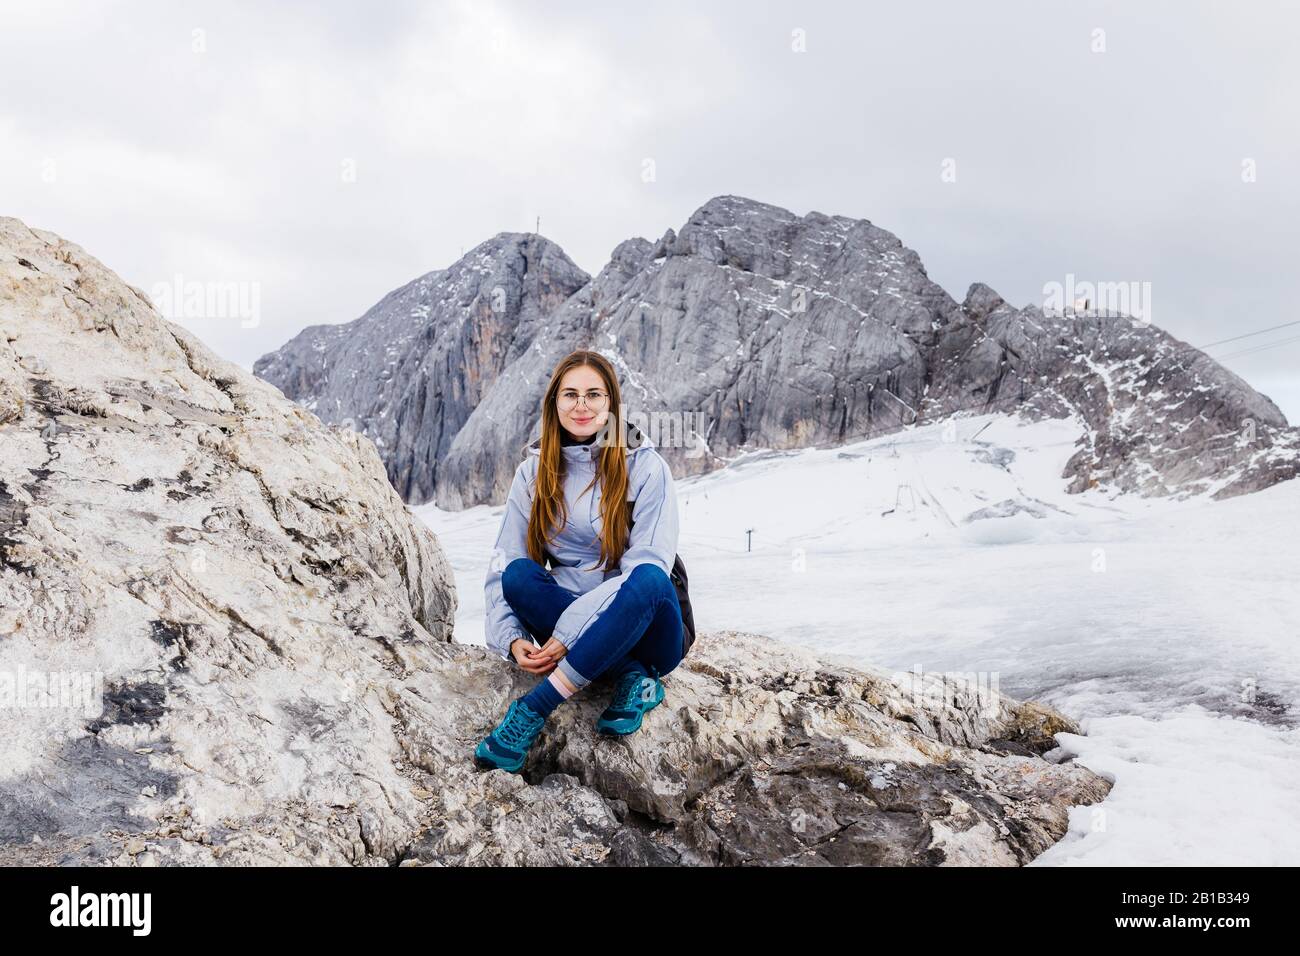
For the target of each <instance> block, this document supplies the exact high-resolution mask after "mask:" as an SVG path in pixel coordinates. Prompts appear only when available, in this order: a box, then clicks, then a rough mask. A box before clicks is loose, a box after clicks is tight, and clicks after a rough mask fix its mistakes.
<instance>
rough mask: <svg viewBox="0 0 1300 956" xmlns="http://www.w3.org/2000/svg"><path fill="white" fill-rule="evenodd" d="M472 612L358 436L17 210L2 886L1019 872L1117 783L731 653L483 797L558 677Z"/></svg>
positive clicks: (3, 453)
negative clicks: (110, 878)
mask: <svg viewBox="0 0 1300 956" xmlns="http://www.w3.org/2000/svg"><path fill="white" fill-rule="evenodd" d="M454 612H455V593H454V584H453V579H452V576H451V573H450V569H449V568H448V565H447V562H446V560H445V558H444V556H443V554H442V551H441V549H440V548H439V546H438V543H437V541H436V539H435V538H434V536H433V535H432V533H431V532H429V531H428V530H427V529H425V528H424V527H423V526H422V525H421V524H420V523H419V522H417V521H416V520H414V519H413V518H412V517H411V515H410V513H409V512H408V511H407V509H406V508H405V507H404V506H403V504H402V502H401V501H400V499H399V498H398V496H397V495H396V493H395V492H394V491H393V489H392V488H391V486H390V485H389V483H388V481H387V479H386V476H385V473H384V469H383V466H382V464H381V462H380V460H379V457H378V456H377V455H376V453H375V451H374V448H373V446H372V445H371V444H370V443H369V442H368V441H365V440H364V439H362V438H360V437H359V436H357V435H356V434H354V433H352V432H350V431H348V430H346V429H337V428H328V427H325V426H322V424H321V423H320V422H319V420H318V419H317V418H316V417H315V416H313V415H312V414H310V413H309V412H307V411H305V410H303V409H302V408H301V407H298V406H295V405H294V404H292V403H290V402H289V401H287V400H286V399H284V398H283V396H281V395H280V393H279V392H278V391H276V390H275V389H273V388H271V387H270V386H268V385H265V384H264V383H261V382H259V381H257V380H256V379H254V378H253V377H252V376H249V375H247V374H245V373H244V372H243V371H241V370H240V369H238V368H236V367H234V366H231V365H229V364H227V363H224V362H222V361H220V360H219V359H217V358H215V357H214V356H213V355H212V354H211V353H210V352H208V350H207V349H206V348H204V347H203V346H202V345H201V344H200V343H199V342H197V341H196V340H195V339H194V338H192V337H191V336H189V335H188V334H187V333H185V332H184V331H183V330H182V329H180V328H179V327H177V326H175V325H171V324H170V323H167V322H165V321H164V320H162V319H161V318H160V317H159V316H158V315H157V314H156V313H155V312H154V311H153V310H152V308H151V307H150V306H149V304H148V303H147V302H146V300H145V299H144V297H143V296H142V295H140V294H139V293H138V292H136V291H135V290H133V289H131V288H130V287H128V286H126V285H125V284H123V283H122V282H121V281H120V280H119V279H117V277H115V276H114V275H112V274H111V273H110V272H108V271H107V270H106V269H104V267H103V266H102V265H101V264H100V263H98V262H97V261H96V260H94V259H93V258H91V257H90V256H88V255H87V254H86V253H84V252H83V251H82V250H80V249H79V248H78V247H76V246H74V245H72V244H70V243H67V242H64V241H62V240H60V239H59V238H58V237H56V236H53V235H51V234H49V233H44V232H34V231H32V230H29V229H28V228H27V227H25V226H24V225H23V224H22V223H20V222H18V221H16V220H13V219H0V692H7V693H8V694H9V697H8V698H7V699H6V701H5V703H6V706H3V707H0V734H3V737H4V740H5V742H6V746H5V749H4V751H3V757H2V758H0V863H6V864H14V863H19V864H68V863H96V864H106V865H115V866H148V865H158V864H177V863H182V864H253V863H267V864H285V863H311V864H358V865H394V864H401V865H418V864H429V865H448V864H465V865H481V864H523V863H532V864H537V863H563V864H630V863H636V864H685V865H695V864H700V865H708V864H827V863H834V864H844V863H868V864H870V863H902V864H917V865H938V864H949V865H952V864H990V865H1015V864H1021V863H1025V862H1027V861H1029V860H1031V859H1033V858H1034V857H1035V856H1036V855H1037V854H1039V853H1041V852H1042V851H1043V850H1044V849H1045V848H1046V847H1047V846H1049V845H1051V844H1052V843H1053V842H1054V841H1056V840H1058V839H1059V838H1060V837H1061V836H1062V834H1063V833H1064V832H1065V830H1066V828H1067V824H1068V819H1067V817H1068V813H1069V810H1070V808H1071V807H1073V806H1077V805H1080V804H1089V803H1094V802H1096V801H1098V800H1100V799H1102V798H1103V797H1104V796H1105V794H1106V793H1107V792H1108V790H1109V784H1108V783H1107V782H1106V781H1105V780H1104V779H1102V778H1100V777H1098V776H1097V775H1096V774H1094V773H1092V772H1091V771H1089V770H1087V769H1086V768H1084V767H1082V766H1080V765H1077V764H1074V763H1055V762H1052V761H1050V760H1047V759H1043V757H1042V756H1039V755H1040V754H1043V753H1045V752H1048V751H1049V750H1050V748H1051V747H1052V746H1053V743H1054V741H1053V735H1054V734H1056V733H1059V732H1065V733H1077V732H1078V728H1077V727H1075V726H1074V725H1072V724H1071V723H1070V722H1069V721H1068V720H1067V719H1066V718H1064V717H1062V716H1061V715H1059V714H1056V713H1054V712H1052V711H1051V710H1049V709H1047V708H1044V707H1041V706H1039V705H1036V704H1034V703H1032V702H1031V703H1018V702H1015V701H1012V700H1010V699H1008V698H1005V697H1003V696H1001V695H998V694H996V693H993V694H990V695H986V696H983V697H981V696H980V695H979V694H977V693H975V692H974V691H973V690H970V689H967V690H966V691H964V692H962V693H959V694H957V695H956V696H955V697H951V696H949V695H946V694H944V693H935V691H936V690H941V689H942V688H940V687H938V686H936V685H935V684H934V682H935V681H936V680H937V679H938V678H937V677H936V676H935V675H928V676H927V678H926V681H927V683H926V685H925V686H924V687H923V688H921V690H923V691H924V692H922V693H916V692H913V689H912V688H909V687H907V686H906V685H905V684H904V683H900V682H897V681H895V680H894V679H893V678H892V677H891V675H889V674H886V673H883V672H875V671H872V670H869V669H862V668H853V667H846V666H841V665H838V664H832V663H827V662H825V661H821V660H818V659H816V658H814V657H812V656H810V655H808V654H807V653H805V652H802V651H796V650H794V649H792V648H788V647H784V646H781V645H778V644H776V643H774V642H771V641H768V640H766V639H764V638H761V637H757V636H752V635H744V634H737V633H730V632H725V633H714V634H702V635H701V636H700V639H699V640H698V641H697V643H696V645H695V647H694V648H693V650H692V654H691V657H690V658H689V659H688V661H687V662H686V663H685V664H684V665H683V666H682V667H680V668H678V670H677V671H675V672H674V673H673V674H672V675H670V676H669V678H668V680H667V682H666V684H667V690H668V697H667V700H666V701H665V703H664V705H662V706H661V707H659V708H657V709H656V710H655V711H654V712H653V713H651V714H650V715H649V716H648V718H647V721H646V724H645V726H644V727H643V728H642V730H641V731H640V732H639V733H638V734H637V735H635V736H634V737H632V738H629V739H627V740H604V739H598V738H597V737H596V735H595V734H594V731H593V729H592V723H593V721H594V719H595V716H596V714H597V712H598V711H599V710H600V709H601V707H602V706H603V701H602V700H601V697H602V696H603V695H604V694H605V693H607V692H608V689H609V688H608V685H607V682H598V683H597V684H596V685H594V686H593V688H592V691H591V692H589V693H585V694H584V695H583V696H582V697H580V698H577V699H575V700H574V701H572V702H570V703H569V704H568V705H566V706H565V707H564V708H562V709H561V711H559V712H558V713H557V715H556V717H555V718H554V719H553V720H552V721H551V723H550V725H549V726H548V729H547V731H546V733H545V735H544V737H543V738H542V740H541V741H540V742H539V745H538V746H537V747H536V748H535V750H534V752H533V754H532V759H531V761H530V763H529V765H528V767H527V768H526V773H525V774H524V775H523V776H514V775H510V774H505V773H502V772H491V773H484V772H481V771H479V770H477V769H476V768H475V767H474V765H473V763H472V760H471V757H470V754H471V751H472V747H473V745H474V743H475V742H476V741H477V740H478V739H479V738H480V737H481V736H482V735H483V734H484V733H486V732H487V730H488V729H490V728H491V726H492V725H493V724H494V723H495V722H496V721H497V720H498V719H499V717H500V715H501V714H502V713H503V711H504V709H505V706H506V704H507V702H508V701H509V700H510V699H511V698H512V697H513V696H516V695H518V694H519V693H520V692H522V691H523V690H524V689H526V688H527V687H528V686H529V684H530V683H531V681H532V680H534V678H529V677H527V675H524V674H522V672H520V671H518V670H517V669H515V668H512V667H511V666H509V665H508V664H506V663H504V662H502V661H501V660H500V659H498V658H496V657H495V656H493V655H490V654H489V653H488V652H487V651H485V650H484V649H482V648H477V647H466V646H461V645H456V644H452V643H449V642H448V639H449V634H450V622H451V620H452V617H453V615H454ZM91 674H93V675H97V678H96V679H97V681H99V682H100V683H99V685H98V692H97V693H95V694H94V695H82V694H79V693H77V694H74V693H72V690H73V685H72V683H71V681H70V680H67V679H69V678H77V677H79V676H82V675H91ZM20 675H22V676H21V679H22V680H23V681H24V682H26V686H27V687H28V688H29V689H30V688H33V687H36V688H38V689H39V690H40V691H41V692H40V693H37V694H29V693H24V694H23V695H22V696H21V699H18V700H15V699H14V697H13V693H14V688H15V684H14V681H15V679H16V678H18V677H19V676H20ZM50 675H55V676H56V677H60V678H62V679H63V680H61V681H59V682H55V683H51V682H49V681H48V680H46V678H48V677H49V676H50ZM42 681H44V683H41V682H42ZM6 682H7V683H6ZM47 692H48V693H49V696H47ZM92 697H93V702H94V704H95V705H96V706H95V707H94V708H93V710H92V709H89V708H87V707H86V706H85V705H86V703H87V701H88V700H90V699H91V698H92Z"/></svg>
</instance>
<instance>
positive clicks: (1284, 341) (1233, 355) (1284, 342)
mask: <svg viewBox="0 0 1300 956" xmlns="http://www.w3.org/2000/svg"><path fill="white" fill-rule="evenodd" d="M1291 342H1300V335H1293V336H1292V337H1291V338H1289V339H1278V340H1277V341H1276V342H1266V343H1265V344H1263V345H1256V346H1254V347H1253V348H1248V349H1241V350H1239V351H1237V352H1229V353H1228V354H1227V355H1220V356H1218V357H1216V358H1215V361H1216V362H1222V361H1223V360H1224V359H1230V358H1236V357H1237V356H1239V355H1250V354H1251V353H1252V352H1267V351H1268V350H1269V349H1272V348H1277V346H1279V345H1287V344H1289V343H1291Z"/></svg>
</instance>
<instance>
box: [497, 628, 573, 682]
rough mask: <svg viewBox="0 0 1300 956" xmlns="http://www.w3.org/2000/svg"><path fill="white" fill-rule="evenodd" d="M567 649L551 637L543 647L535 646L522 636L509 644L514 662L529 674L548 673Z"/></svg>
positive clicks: (553, 668)
mask: <svg viewBox="0 0 1300 956" xmlns="http://www.w3.org/2000/svg"><path fill="white" fill-rule="evenodd" d="M568 650H569V649H568V648H567V647H565V646H564V645H563V644H561V643H560V642H559V641H557V640H556V639H555V638H553V637H552V638H551V639H550V640H548V641H547V642H546V644H545V645H544V646H543V647H536V646H534V644H533V642H532V641H529V640H525V639H524V638H522V637H521V638H516V639H515V640H514V641H513V642H512V643H511V645H510V653H511V655H512V656H513V657H514V659H515V663H516V664H518V665H519V666H520V667H522V668H523V669H524V670H526V671H528V673H530V674H549V673H550V672H551V671H553V670H555V665H556V664H558V663H559V661H560V658H561V657H563V656H564V655H565V654H567V653H568Z"/></svg>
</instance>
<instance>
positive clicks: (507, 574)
mask: <svg viewBox="0 0 1300 956" xmlns="http://www.w3.org/2000/svg"><path fill="white" fill-rule="evenodd" d="M540 568H541V565H539V564H538V563H537V562H536V561H534V560H533V559H532V558H515V559H514V560H513V561H511V562H510V563H509V564H507V565H506V569H505V570H504V571H502V572H501V593H502V594H504V595H505V597H506V600H509V599H510V596H511V595H512V594H516V595H517V594H519V593H520V589H521V588H523V587H524V586H525V585H526V584H527V583H528V582H529V581H530V580H532V579H533V578H534V577H536V575H537V572H538V570H539V569H540Z"/></svg>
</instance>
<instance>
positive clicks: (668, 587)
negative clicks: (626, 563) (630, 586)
mask: <svg viewBox="0 0 1300 956" xmlns="http://www.w3.org/2000/svg"><path fill="white" fill-rule="evenodd" d="M628 581H629V582H630V581H636V583H637V584H638V585H639V586H640V587H643V588H647V589H649V590H656V591H665V592H672V593H674V594H675V593H676V588H674V587H673V582H672V579H670V578H669V577H668V575H667V573H665V571H664V569H663V568H661V567H659V565H657V564H638V565H637V566H636V567H635V568H633V569H632V571H631V573H630V574H629V575H628Z"/></svg>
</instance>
